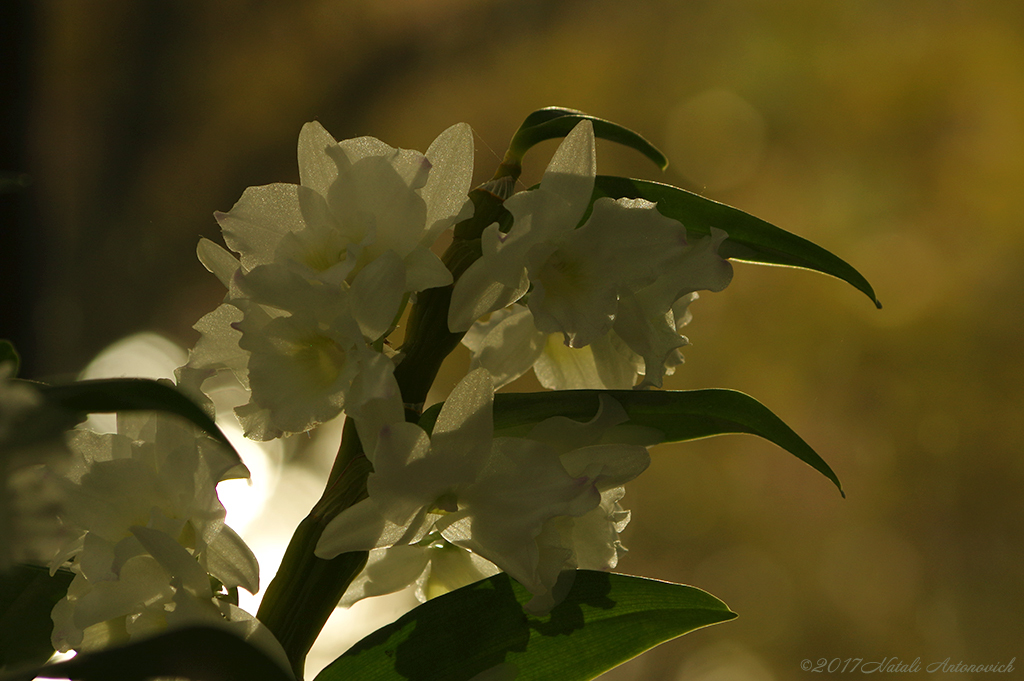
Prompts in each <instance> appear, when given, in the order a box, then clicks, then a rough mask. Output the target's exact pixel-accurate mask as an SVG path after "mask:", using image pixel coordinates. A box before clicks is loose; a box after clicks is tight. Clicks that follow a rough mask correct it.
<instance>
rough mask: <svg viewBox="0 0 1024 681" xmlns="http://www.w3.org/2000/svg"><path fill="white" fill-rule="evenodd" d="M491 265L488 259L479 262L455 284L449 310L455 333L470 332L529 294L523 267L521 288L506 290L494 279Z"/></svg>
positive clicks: (520, 269) (519, 270) (450, 327)
mask: <svg viewBox="0 0 1024 681" xmlns="http://www.w3.org/2000/svg"><path fill="white" fill-rule="evenodd" d="M491 265H492V263H490V262H488V261H487V260H486V259H485V258H480V259H479V260H477V261H475V262H474V263H473V264H472V265H470V266H469V269H467V270H466V271H465V272H463V273H462V276H461V277H459V280H458V281H456V282H455V289H454V290H453V291H452V300H451V304H450V305H449V307H448V328H449V329H450V330H451V331H452V332H453V333H458V332H460V331H465V330H467V329H468V328H469V327H471V326H472V325H473V322H475V321H476V320H477V319H479V318H480V317H483V316H484V315H485V314H487V313H488V312H494V311H495V310H500V309H501V308H503V307H506V306H508V305H511V304H512V303H514V302H516V301H517V300H519V299H520V298H522V297H523V295H524V294H525V293H526V292H527V290H529V288H530V279H529V277H527V274H526V268H525V267H522V266H520V267H519V268H518V270H517V271H518V276H519V282H518V284H517V285H516V286H506V285H505V284H503V283H500V282H498V281H496V280H495V279H494V270H493V269H492V268H491Z"/></svg>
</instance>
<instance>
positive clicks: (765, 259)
mask: <svg viewBox="0 0 1024 681" xmlns="http://www.w3.org/2000/svg"><path fill="white" fill-rule="evenodd" d="M605 196H608V197H611V198H613V199H618V198H631V199H637V198H641V199H647V200H648V201H653V202H654V203H657V204H658V211H659V212H660V213H661V214H662V215H665V216H667V217H670V218H673V219H675V220H678V221H679V222H681V223H683V226H684V227H686V229H687V231H688V232H690V233H692V234H698V235H701V236H703V235H706V234H709V233H710V232H711V227H717V228H719V229H723V230H725V231H726V232H727V233H728V234H729V238H728V239H726V240H725V242H724V243H723V244H722V247H721V248H720V249H719V253H721V254H722V256H723V257H726V258H729V259H731V260H740V261H743V262H752V263H760V264H763V265H784V266H787V267H800V268H803V269H808V270H815V271H817V272H822V273H824V274H829V275H832V276H833V277H836V278H838V279H842V280H843V281H845V282H847V283H849V284H851V285H852V286H853V287H854V288H856V289H857V290H859V291H862V292H863V293H864V294H866V295H867V296H868V297H869V298H870V299H871V300H872V301H873V302H874V303H875V306H876V307H879V308H881V307H882V304H881V303H880V302H878V298H876V297H875V291H874V289H873V288H871V284H869V283H868V281H867V279H865V278H864V277H863V276H862V275H861V273H860V272H858V271H857V270H855V269H854V268H853V267H852V266H850V265H849V264H848V263H847V262H846V261H844V260H842V259H841V258H839V257H837V256H835V255H833V254H832V253H830V252H828V251H826V250H825V249H824V248H821V247H820V246H817V245H815V244H814V243H812V242H810V241H808V240H807V239H804V238H803V237H799V236H797V235H796V234H792V233H790V232H787V231H785V230H783V229H779V228H778V227H776V226H774V225H772V224H769V223H767V222H765V221H764V220H762V219H760V218H756V217H754V216H753V215H749V214H747V213H744V212H743V211H741V210H738V209H736V208H733V207H731V206H727V205H725V204H724V203H718V202H717V201H712V200H711V199H707V198H705V197H703V196H700V195H698V194H694V193H692V192H688V191H686V190H684V189H680V188H678V187H673V186H671V185H667V184H661V183H659V182H649V181H647V180H631V179H627V178H624V177H609V176H607V175H598V176H597V179H596V181H595V184H594V200H597V199H599V198H601V197H605Z"/></svg>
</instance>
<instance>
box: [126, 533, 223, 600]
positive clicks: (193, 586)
mask: <svg viewBox="0 0 1024 681" xmlns="http://www.w3.org/2000/svg"><path fill="white" fill-rule="evenodd" d="M131 531H132V534H134V535H135V538H136V539H138V540H139V542H140V543H141V544H142V545H143V546H144V547H145V549H146V551H148V552H149V554H150V555H151V556H153V557H154V558H156V560H157V562H159V563H160V565H161V567H163V568H164V569H165V570H166V571H167V573H168V574H169V575H170V576H171V578H173V579H179V580H181V584H182V586H184V587H185V588H186V589H188V591H189V592H190V593H191V594H192V595H193V596H196V597H197V598H206V599H210V598H213V593H212V591H211V590H210V578H209V577H207V574H206V570H204V569H203V568H202V566H200V565H199V563H198V562H197V561H196V559H195V557H194V556H192V554H190V553H189V552H188V551H187V550H185V547H183V546H182V545H181V544H179V543H178V542H177V541H175V540H174V539H173V538H171V537H170V536H168V535H166V534H164V533H163V532H160V531H159V530H153V529H150V528H148V527H139V526H137V525H136V526H134V527H132V528H131Z"/></svg>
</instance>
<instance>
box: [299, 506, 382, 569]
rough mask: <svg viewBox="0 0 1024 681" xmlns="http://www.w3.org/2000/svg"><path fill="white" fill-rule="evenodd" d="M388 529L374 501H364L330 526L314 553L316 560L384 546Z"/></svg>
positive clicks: (328, 525)
mask: <svg viewBox="0 0 1024 681" xmlns="http://www.w3.org/2000/svg"><path fill="white" fill-rule="evenodd" d="M389 525H390V524H389V523H388V522H387V521H386V520H384V517H383V516H382V515H381V513H380V510H379V508H378V507H377V504H376V503H374V501H373V500H372V499H363V500H362V501H360V502H358V503H356V504H354V505H352V506H349V507H348V508H346V509H345V510H344V511H342V512H341V513H339V514H338V515H336V516H335V517H334V518H332V519H331V521H330V522H329V523H327V526H326V527H325V528H324V531H323V534H321V535H320V539H319V541H317V544H316V549H315V550H314V553H315V554H316V557H317V558H323V559H324V560H330V559H332V558H335V557H337V556H339V555H341V554H342V553H348V552H350V551H369V550H370V549H373V548H378V547H380V546H385V545H386V544H384V543H383V542H384V541H385V540H386V533H385V530H386V529H387V528H388V526H389Z"/></svg>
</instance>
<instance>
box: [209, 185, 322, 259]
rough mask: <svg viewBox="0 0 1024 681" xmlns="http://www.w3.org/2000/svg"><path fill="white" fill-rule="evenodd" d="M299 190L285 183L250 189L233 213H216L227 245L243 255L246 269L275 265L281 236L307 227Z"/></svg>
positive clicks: (235, 206) (245, 192) (241, 256)
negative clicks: (269, 264) (300, 203)
mask: <svg viewBox="0 0 1024 681" xmlns="http://www.w3.org/2000/svg"><path fill="white" fill-rule="evenodd" d="M298 191H299V188H298V185H294V184H282V183H278V184H268V185H264V186H262V187H249V188H248V189H246V190H245V191H244V192H243V193H242V198H240V199H239V200H238V202H237V203H236V204H235V205H234V207H233V208H232V209H231V210H230V211H229V212H227V213H216V214H215V217H216V218H217V222H218V223H219V224H220V227H221V231H222V232H223V233H224V241H225V243H227V245H228V248H230V249H231V250H232V251H234V252H235V253H238V254H239V257H240V259H241V263H242V267H244V268H245V269H247V270H249V269H252V268H253V267H256V266H257V265H263V264H266V263H269V262H273V260H274V251H275V250H276V249H277V244H278V242H280V241H281V237H283V236H284V235H285V234H288V233H289V232H297V231H299V230H300V229H302V228H303V227H304V226H305V224H306V223H305V220H304V219H303V217H302V212H301V210H300V209H299V197H298Z"/></svg>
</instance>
